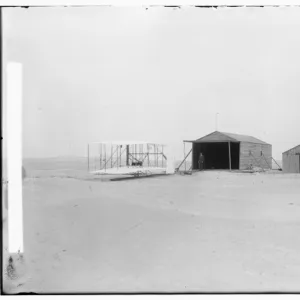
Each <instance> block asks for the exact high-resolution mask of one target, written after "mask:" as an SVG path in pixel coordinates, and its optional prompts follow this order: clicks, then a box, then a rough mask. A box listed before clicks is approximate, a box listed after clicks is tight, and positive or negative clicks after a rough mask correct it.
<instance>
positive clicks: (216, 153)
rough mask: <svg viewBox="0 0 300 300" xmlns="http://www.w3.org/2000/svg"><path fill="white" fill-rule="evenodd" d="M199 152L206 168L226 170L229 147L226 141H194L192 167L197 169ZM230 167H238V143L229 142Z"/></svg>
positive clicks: (233, 168) (228, 167) (228, 165)
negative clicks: (202, 156)
mask: <svg viewBox="0 0 300 300" xmlns="http://www.w3.org/2000/svg"><path fill="white" fill-rule="evenodd" d="M200 153H202V154H203V155H204V158H205V163H204V169H206V170H213V169H215V170H222V169H224V170H228V169H230V164H229V147H228V143H227V142H221V143H194V144H193V169H194V170H198V169H199V163H198V161H199V156H200ZM230 153H231V155H230V157H231V169H232V170H236V169H239V162H240V145H239V143H233V142H230Z"/></svg>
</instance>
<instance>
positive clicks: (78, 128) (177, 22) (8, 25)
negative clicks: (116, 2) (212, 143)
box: [3, 7, 300, 159]
mask: <svg viewBox="0 0 300 300" xmlns="http://www.w3.org/2000/svg"><path fill="white" fill-rule="evenodd" d="M3 17H4V19H3V25H4V28H3V31H4V42H3V48H4V58H5V59H4V62H7V61H19V62H22V63H23V68H24V82H23V84H24V87H23V88H24V92H23V101H24V114H23V154H24V156H25V157H49V156H58V155H79V156H83V155H86V145H87V143H88V142H89V141H101V140H150V141H154V142H156V141H157V142H164V143H167V144H170V145H171V146H173V147H174V149H175V154H176V156H177V158H179V159H180V158H181V156H182V155H183V154H182V152H183V144H182V140H184V139H196V138H199V137H202V136H203V135H206V134H208V133H210V132H212V131H214V130H215V114H216V113H217V112H218V113H219V128H218V129H219V131H227V132H233V133H240V134H247V135H252V136H255V137H257V138H260V139H262V140H264V141H266V142H268V143H271V144H272V145H273V156H274V157H275V158H279V159H280V158H281V153H282V152H283V151H285V150H287V149H289V148H291V147H293V146H296V145H297V144H300V109H299V108H300V104H299V101H300V81H299V79H300V55H299V53H300V34H299V32H300V8H231V9H229V8H219V9H211V8H210V9H208V8H182V9H171V8H150V9H148V10H146V9H145V8H137V7H136V8H129V7H127V8H115V7H103V8H100V7H98V8H97V7H89V8H82V7H78V8H30V9H21V8H7V9H4V13H3Z"/></svg>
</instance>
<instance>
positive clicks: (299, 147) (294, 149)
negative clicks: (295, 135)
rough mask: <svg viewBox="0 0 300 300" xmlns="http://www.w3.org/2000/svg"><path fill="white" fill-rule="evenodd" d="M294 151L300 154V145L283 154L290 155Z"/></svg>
mask: <svg viewBox="0 0 300 300" xmlns="http://www.w3.org/2000/svg"><path fill="white" fill-rule="evenodd" d="M294 151H295V152H296V151H299V152H300V145H298V146H295V147H293V148H291V149H289V150H287V151H285V152H283V154H285V153H288V152H294Z"/></svg>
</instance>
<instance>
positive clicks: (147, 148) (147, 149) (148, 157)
mask: <svg viewBox="0 0 300 300" xmlns="http://www.w3.org/2000/svg"><path fill="white" fill-rule="evenodd" d="M147 152H148V167H150V157H149V144H147Z"/></svg>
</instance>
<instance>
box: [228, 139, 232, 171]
mask: <svg viewBox="0 0 300 300" xmlns="http://www.w3.org/2000/svg"><path fill="white" fill-rule="evenodd" d="M228 151H229V169H230V171H231V149H230V142H228Z"/></svg>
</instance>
